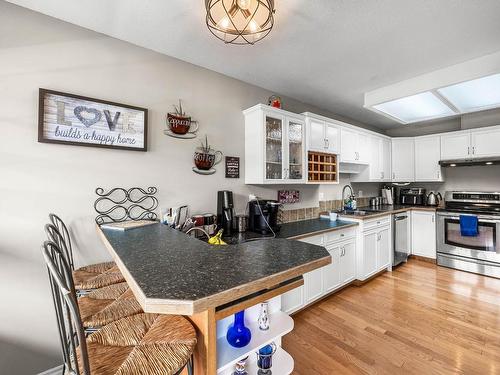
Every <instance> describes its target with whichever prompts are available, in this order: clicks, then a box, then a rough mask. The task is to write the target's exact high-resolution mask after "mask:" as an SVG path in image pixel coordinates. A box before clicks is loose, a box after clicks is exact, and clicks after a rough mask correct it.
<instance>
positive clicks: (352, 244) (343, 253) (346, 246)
mask: <svg viewBox="0 0 500 375" xmlns="http://www.w3.org/2000/svg"><path fill="white" fill-rule="evenodd" d="M339 250H340V254H339V264H340V285H345V284H347V283H350V282H351V281H353V280H354V279H356V241H355V239H352V240H351V241H347V242H345V243H343V244H342V245H341V246H340V248H339Z"/></svg>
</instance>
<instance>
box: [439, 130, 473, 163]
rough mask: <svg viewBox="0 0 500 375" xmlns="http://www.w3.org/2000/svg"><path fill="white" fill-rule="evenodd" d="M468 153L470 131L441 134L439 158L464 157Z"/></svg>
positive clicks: (469, 151) (469, 153) (469, 148)
mask: <svg viewBox="0 0 500 375" xmlns="http://www.w3.org/2000/svg"><path fill="white" fill-rule="evenodd" d="M470 155H471V147H470V132H459V133H451V134H443V135H441V160H453V159H465V158H469V157H470Z"/></svg>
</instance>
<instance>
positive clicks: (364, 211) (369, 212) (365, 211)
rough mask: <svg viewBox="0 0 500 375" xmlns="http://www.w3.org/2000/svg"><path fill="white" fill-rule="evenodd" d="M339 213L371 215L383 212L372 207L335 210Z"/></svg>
mask: <svg viewBox="0 0 500 375" xmlns="http://www.w3.org/2000/svg"><path fill="white" fill-rule="evenodd" d="M336 212H337V214H339V215H349V216H366V215H372V214H374V213H378V212H383V211H381V210H376V209H373V208H364V209H362V210H340V211H336Z"/></svg>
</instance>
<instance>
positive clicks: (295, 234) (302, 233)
mask: <svg viewBox="0 0 500 375" xmlns="http://www.w3.org/2000/svg"><path fill="white" fill-rule="evenodd" d="M356 225H358V224H357V223H353V222H349V221H343V220H337V221H330V220H326V219H311V220H302V221H295V222H292V223H286V224H282V225H281V230H280V232H279V234H278V237H280V238H289V239H297V238H303V237H307V236H314V235H316V234H321V233H325V232H331V231H333V230H339V229H345V228H348V227H353V226H356Z"/></svg>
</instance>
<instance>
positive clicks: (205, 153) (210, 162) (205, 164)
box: [193, 136, 222, 175]
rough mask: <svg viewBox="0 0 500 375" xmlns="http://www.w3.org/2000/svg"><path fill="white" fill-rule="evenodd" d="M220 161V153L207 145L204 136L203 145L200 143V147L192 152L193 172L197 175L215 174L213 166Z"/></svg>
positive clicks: (206, 139)
mask: <svg viewBox="0 0 500 375" xmlns="http://www.w3.org/2000/svg"><path fill="white" fill-rule="evenodd" d="M221 161H222V152H221V151H216V150H214V149H213V148H212V146H210V145H209V144H208V138H207V136H205V143H203V142H201V147H197V148H196V150H195V151H194V164H195V166H194V167H193V172H195V173H198V174H204V175H209V174H214V173H215V172H216V170H215V168H214V166H216V165H217V164H219V163H220V162H221Z"/></svg>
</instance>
